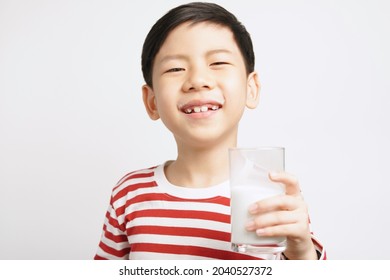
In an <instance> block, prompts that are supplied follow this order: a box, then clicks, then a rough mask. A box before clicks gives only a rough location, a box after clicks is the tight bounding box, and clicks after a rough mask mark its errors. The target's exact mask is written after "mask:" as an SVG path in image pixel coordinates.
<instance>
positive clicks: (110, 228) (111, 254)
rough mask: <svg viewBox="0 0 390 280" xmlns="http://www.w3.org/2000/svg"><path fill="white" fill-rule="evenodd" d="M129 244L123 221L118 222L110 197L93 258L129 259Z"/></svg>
mask: <svg viewBox="0 0 390 280" xmlns="http://www.w3.org/2000/svg"><path fill="white" fill-rule="evenodd" d="M129 253H130V245H129V242H128V239H127V234H126V230H125V225H124V223H123V222H122V223H121V222H120V221H119V219H118V216H117V211H116V210H115V207H114V203H113V197H111V201H110V205H109V207H108V210H107V213H106V217H105V220H104V225H103V232H102V235H101V239H100V242H99V246H98V250H97V253H96V255H95V257H94V259H95V260H108V259H129Z"/></svg>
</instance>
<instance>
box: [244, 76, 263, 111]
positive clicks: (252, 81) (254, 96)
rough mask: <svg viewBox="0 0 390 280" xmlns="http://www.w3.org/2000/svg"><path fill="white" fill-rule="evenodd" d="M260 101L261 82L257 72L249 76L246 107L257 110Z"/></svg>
mask: <svg viewBox="0 0 390 280" xmlns="http://www.w3.org/2000/svg"><path fill="white" fill-rule="evenodd" d="M259 99H260V81H259V77H258V75H257V73H256V72H252V73H250V74H249V76H248V81H247V94H246V106H247V107H248V108H249V109H255V108H256V107H257V105H258V104H259Z"/></svg>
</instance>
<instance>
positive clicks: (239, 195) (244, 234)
mask: <svg viewBox="0 0 390 280" xmlns="http://www.w3.org/2000/svg"><path fill="white" fill-rule="evenodd" d="M282 193H284V187H283V186H281V185H280V184H277V183H271V182H270V183H268V184H262V185H261V186H253V185H237V186H232V187H231V224H232V237H231V242H232V243H236V244H252V245H266V244H277V243H280V242H282V241H283V240H284V239H285V237H260V236H258V235H256V233H255V232H254V231H252V232H249V231H247V230H246V229H245V224H246V223H247V222H248V221H249V220H251V219H253V216H252V215H250V214H249V212H248V208H249V206H250V205H251V204H253V203H255V202H257V201H260V200H262V199H264V198H267V197H271V196H275V195H279V194H282Z"/></svg>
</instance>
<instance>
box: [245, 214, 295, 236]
mask: <svg viewBox="0 0 390 280" xmlns="http://www.w3.org/2000/svg"><path fill="white" fill-rule="evenodd" d="M298 219H299V216H297V215H296V214H293V213H292V212H291V211H276V212H272V213H266V214H262V215H258V216H256V217H255V218H254V219H253V220H252V221H250V222H249V223H248V224H247V227H246V228H247V230H249V231H251V230H256V229H261V228H268V227H273V226H277V225H284V224H293V223H297V222H299V220H298Z"/></svg>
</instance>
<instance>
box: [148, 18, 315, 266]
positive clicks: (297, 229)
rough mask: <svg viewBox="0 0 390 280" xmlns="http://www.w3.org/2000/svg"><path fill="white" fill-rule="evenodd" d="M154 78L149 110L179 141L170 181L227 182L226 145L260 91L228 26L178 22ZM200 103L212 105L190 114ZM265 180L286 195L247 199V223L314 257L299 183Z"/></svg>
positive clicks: (298, 255) (290, 252)
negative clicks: (281, 186)
mask: <svg viewBox="0 0 390 280" xmlns="http://www.w3.org/2000/svg"><path fill="white" fill-rule="evenodd" d="M152 77H153V88H151V87H149V86H148V85H144V86H143V87H142V93H143V101H144V104H145V108H146V111H147V113H148V114H149V116H150V118H151V119H152V120H158V119H161V120H162V121H163V123H164V124H165V126H166V127H167V128H168V129H169V130H170V131H171V132H172V133H173V135H174V137H175V140H176V144H177V151H178V156H177V159H176V160H175V161H171V162H169V163H168V164H166V165H165V175H166V177H167V179H168V180H169V181H170V182H171V183H172V184H174V185H176V186H182V187H189V188H201V187H208V186H213V185H216V184H219V183H221V182H223V181H226V180H227V179H228V177H229V174H228V173H229V164H228V163H229V158H228V153H227V150H228V148H230V147H235V146H236V145H237V133H238V124H239V121H240V119H241V117H242V114H243V112H244V110H245V108H249V109H253V108H256V107H257V105H258V102H259V91H260V83H259V80H258V75H257V73H256V72H252V73H249V74H248V73H246V68H245V64H244V59H243V57H242V55H241V52H240V50H239V48H238V46H237V44H236V42H235V40H234V37H233V34H232V32H231V31H230V30H229V29H228V28H226V27H223V26H220V25H215V24H212V23H207V22H206V23H197V24H189V23H183V24H181V25H179V26H178V27H176V28H175V29H174V30H172V31H171V33H170V34H169V35H168V37H167V39H166V41H165V42H164V44H163V45H162V47H161V49H160V50H159V52H158V53H157V55H156V58H155V62H154V65H153V75H152ZM202 106H203V107H207V108H209V110H208V111H206V112H198V113H194V110H197V111H199V108H201V107H202ZM195 107H198V108H197V109H195ZM211 107H214V109H216V108H218V109H216V110H212V109H211ZM185 110H191V111H192V114H186V113H185ZM270 178H271V180H273V181H275V182H280V183H283V184H285V186H286V195H283V196H278V197H273V198H269V199H265V200H262V201H259V202H257V203H256V204H254V205H252V206H251V207H250V208H249V210H248V211H249V212H250V213H251V214H252V217H253V220H251V221H249V222H248V224H247V226H246V229H247V230H248V231H256V233H257V234H258V235H262V236H287V249H286V251H285V255H286V256H287V257H288V258H289V259H316V258H317V255H316V252H315V249H314V245H313V243H312V240H311V235H310V232H309V224H308V213H307V206H306V204H305V202H304V200H303V198H302V196H301V194H300V189H299V184H298V181H297V180H296V179H295V177H294V176H292V175H289V174H286V173H278V174H272V176H271V175H270Z"/></svg>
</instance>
